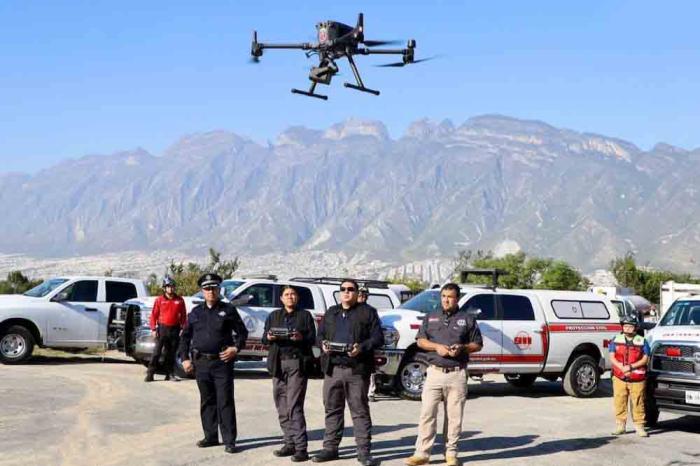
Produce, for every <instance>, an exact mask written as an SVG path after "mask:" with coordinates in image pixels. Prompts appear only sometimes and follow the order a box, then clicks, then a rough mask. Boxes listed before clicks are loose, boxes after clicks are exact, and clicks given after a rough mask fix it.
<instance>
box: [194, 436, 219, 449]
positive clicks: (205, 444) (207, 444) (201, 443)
mask: <svg viewBox="0 0 700 466" xmlns="http://www.w3.org/2000/svg"><path fill="white" fill-rule="evenodd" d="M217 445H220V443H219V441H218V440H209V439H205V438H203V439H202V440H199V441H198V442H197V446H198V447H199V448H207V447H215V446H217Z"/></svg>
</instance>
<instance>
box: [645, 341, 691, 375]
mask: <svg viewBox="0 0 700 466" xmlns="http://www.w3.org/2000/svg"><path fill="white" fill-rule="evenodd" d="M669 349H671V354H670V355H669V352H668V350H669ZM698 351H699V349H698V348H697V347H695V346H692V345H683V344H675V345H674V344H663V345H659V346H657V347H655V348H654V352H653V354H652V359H651V370H652V371H655V372H673V373H676V374H688V375H695V374H696V372H695V366H696V361H695V353H696V352H698ZM679 353H680V354H679Z"/></svg>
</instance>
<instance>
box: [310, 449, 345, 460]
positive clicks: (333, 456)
mask: <svg viewBox="0 0 700 466" xmlns="http://www.w3.org/2000/svg"><path fill="white" fill-rule="evenodd" d="M337 459H338V450H321V451H319V452H318V453H316V454H315V455H314V457H313V458H311V461H313V462H314V463H325V462H326V461H333V460H337Z"/></svg>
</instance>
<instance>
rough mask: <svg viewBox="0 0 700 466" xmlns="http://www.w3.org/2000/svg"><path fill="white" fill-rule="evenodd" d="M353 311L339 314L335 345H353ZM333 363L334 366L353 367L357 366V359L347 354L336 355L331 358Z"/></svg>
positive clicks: (336, 321) (344, 311) (343, 311)
mask: <svg viewBox="0 0 700 466" xmlns="http://www.w3.org/2000/svg"><path fill="white" fill-rule="evenodd" d="M350 312H352V310H350V309H348V310H347V311H346V310H342V311H341V312H340V313H339V314H338V318H337V319H336V320H335V336H334V337H333V343H346V344H348V345H352V344H353V343H354V342H353V341H352V323H351V321H350V316H349V313H350ZM331 362H332V363H333V364H338V365H342V366H353V365H355V359H354V358H351V357H350V356H348V355H347V354H346V353H334V354H333V355H332V356H331Z"/></svg>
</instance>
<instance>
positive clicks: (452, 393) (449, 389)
mask: <svg viewBox="0 0 700 466" xmlns="http://www.w3.org/2000/svg"><path fill="white" fill-rule="evenodd" d="M466 401H467V371H466V369H459V370H456V371H453V372H447V373H445V372H442V371H441V370H440V369H438V368H436V367H434V366H430V367H428V371H427V376H426V379H425V383H424V385H423V393H422V395H421V411H420V420H419V421H418V438H417V439H416V456H421V457H428V456H430V451H431V450H432V448H433V443H435V436H436V435H437V413H438V407H439V406H440V405H441V404H444V406H445V408H444V410H445V424H444V426H443V435H444V437H445V455H449V456H457V442H459V437H460V435H461V434H462V415H463V413H464V403H465V402H466Z"/></svg>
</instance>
